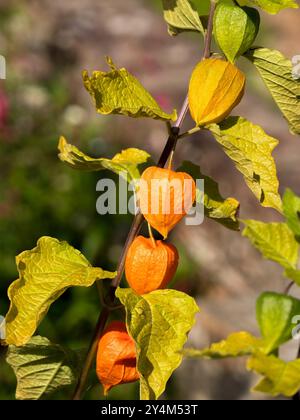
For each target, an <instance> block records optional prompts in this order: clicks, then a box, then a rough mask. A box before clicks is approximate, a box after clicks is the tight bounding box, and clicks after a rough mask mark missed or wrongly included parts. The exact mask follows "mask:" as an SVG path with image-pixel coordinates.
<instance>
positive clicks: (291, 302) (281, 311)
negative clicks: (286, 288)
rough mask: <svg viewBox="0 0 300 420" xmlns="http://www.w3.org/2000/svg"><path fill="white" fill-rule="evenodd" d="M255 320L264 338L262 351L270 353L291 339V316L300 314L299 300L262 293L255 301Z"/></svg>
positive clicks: (292, 325) (276, 294) (292, 326)
mask: <svg viewBox="0 0 300 420" xmlns="http://www.w3.org/2000/svg"><path fill="white" fill-rule="evenodd" d="M256 313H257V321H258V324H259V327H260V331H261V334H262V336H263V338H264V351H263V352H264V353H267V354H268V353H271V352H272V351H274V350H276V349H278V348H279V346H281V345H282V344H284V343H286V342H287V341H290V340H291V339H292V330H293V328H294V327H295V325H294V324H293V318H294V317H295V316H297V315H299V314H300V300H298V299H295V298H293V297H291V296H286V295H281V294H278V293H271V292H266V293H263V294H262V295H261V296H260V297H259V299H258V300H257V303H256Z"/></svg>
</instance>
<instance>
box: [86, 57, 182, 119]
mask: <svg viewBox="0 0 300 420" xmlns="http://www.w3.org/2000/svg"><path fill="white" fill-rule="evenodd" d="M107 63H108V65H109V67H110V69H111V70H110V71H109V72H107V73H105V72H103V71H94V72H93V73H92V75H91V76H89V75H88V72H87V71H84V72H83V82H84V86H85V88H86V90H87V91H88V92H89V94H90V95H91V97H92V98H93V100H94V103H95V106H96V109H97V112H98V113H99V114H103V115H109V114H119V115H127V116H129V117H134V118H139V117H148V118H153V119H155V120H163V121H170V120H173V121H175V120H176V118H177V113H176V111H175V110H174V111H173V113H172V114H167V113H166V112H164V111H163V110H162V109H161V108H160V106H159V105H158V103H157V102H156V101H155V99H154V98H153V97H152V96H151V94H150V93H149V92H148V91H147V90H146V89H145V88H144V87H143V86H142V84H141V83H140V82H139V81H138V80H137V79H136V78H135V77H134V76H132V75H131V74H130V73H129V72H128V71H127V70H126V69H124V68H122V69H118V68H117V67H116V66H115V65H114V63H113V62H112V60H111V59H110V58H108V59H107Z"/></svg>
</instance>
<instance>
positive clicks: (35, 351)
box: [6, 336, 80, 400]
mask: <svg viewBox="0 0 300 420" xmlns="http://www.w3.org/2000/svg"><path fill="white" fill-rule="evenodd" d="M6 361H7V363H8V364H9V365H10V366H11V367H12V369H13V370H14V372H15V375H16V377H17V390H16V398H17V399H18V400H38V399H40V398H42V397H46V396H49V395H51V394H52V393H53V392H55V391H58V390H61V389H62V388H65V387H68V386H70V385H72V384H74V383H75V381H76V380H77V376H78V373H79V371H80V369H79V368H80V358H79V356H78V354H77V353H75V352H72V351H71V350H67V349H65V348H63V347H61V346H59V345H57V344H52V343H50V341H49V340H48V339H47V338H44V337H39V336H36V337H33V338H31V340H30V341H29V342H28V343H27V344H26V345H25V346H22V347H16V346H9V349H8V353H7V356H6Z"/></svg>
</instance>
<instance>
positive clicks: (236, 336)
mask: <svg viewBox="0 0 300 420" xmlns="http://www.w3.org/2000/svg"><path fill="white" fill-rule="evenodd" d="M261 347H263V340H261V339H259V338H257V337H254V336H253V335H251V334H249V333H247V332H244V331H242V332H237V333H233V334H231V335H229V337H228V338H226V340H223V341H220V342H219V343H214V344H212V345H211V346H210V347H209V348H206V349H203V350H194V349H186V350H184V352H183V354H184V356H185V357H189V358H208V359H224V358H229V357H242V356H249V355H251V354H253V353H254V352H256V351H258V350H259V349H260V348H261Z"/></svg>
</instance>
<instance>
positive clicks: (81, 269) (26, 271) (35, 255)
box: [5, 236, 116, 346]
mask: <svg viewBox="0 0 300 420" xmlns="http://www.w3.org/2000/svg"><path fill="white" fill-rule="evenodd" d="M16 263H17V267H18V271H19V279H18V280H16V281H14V282H13V283H12V284H11V285H10V287H9V289H8V296H9V299H10V301H11V304H10V308H9V311H8V313H7V315H6V340H5V341H6V343H7V344H13V345H16V346H22V345H24V344H26V343H27V342H28V341H29V340H30V338H31V337H32V335H33V334H34V332H35V330H36V329H37V327H38V325H39V323H40V322H41V321H42V319H43V318H44V316H45V315H46V313H47V312H48V309H49V307H50V305H51V304H52V303H53V302H54V301H55V300H56V299H58V298H59V297H60V296H61V295H62V294H63V293H64V292H65V291H66V290H67V288H68V287H71V286H85V287H88V286H91V285H92V284H93V283H94V282H95V281H96V280H99V279H107V278H114V277H115V275H116V273H111V272H109V271H104V270H102V269H101V268H96V267H92V266H91V264H90V263H89V262H88V261H87V259H86V258H85V257H84V256H83V255H82V254H81V253H80V252H79V251H77V250H76V249H74V248H73V247H71V246H70V245H69V244H68V243H67V242H60V241H58V240H57V239H54V238H50V237H46V236H45V237H43V238H41V239H40V240H39V241H38V243H37V246H36V247H35V248H34V249H32V250H30V251H24V252H22V253H21V254H20V255H18V256H17V258H16Z"/></svg>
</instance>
